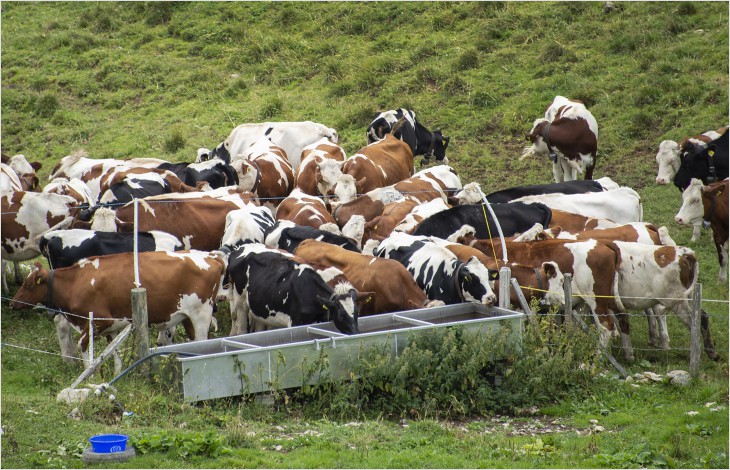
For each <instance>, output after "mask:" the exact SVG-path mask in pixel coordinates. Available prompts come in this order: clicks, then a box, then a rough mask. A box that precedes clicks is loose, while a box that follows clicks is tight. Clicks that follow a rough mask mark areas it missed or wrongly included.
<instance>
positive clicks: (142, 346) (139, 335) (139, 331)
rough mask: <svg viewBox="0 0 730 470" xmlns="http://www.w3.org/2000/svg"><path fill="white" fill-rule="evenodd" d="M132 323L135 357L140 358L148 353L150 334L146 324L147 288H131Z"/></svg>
mask: <svg viewBox="0 0 730 470" xmlns="http://www.w3.org/2000/svg"><path fill="white" fill-rule="evenodd" d="M132 324H133V325H134V344H135V345H136V353H137V354H136V357H137V359H142V358H143V357H145V356H146V355H147V354H149V352H150V349H149V345H150V336H149V329H148V326H147V289H145V288H144V287H136V288H134V289H132Z"/></svg>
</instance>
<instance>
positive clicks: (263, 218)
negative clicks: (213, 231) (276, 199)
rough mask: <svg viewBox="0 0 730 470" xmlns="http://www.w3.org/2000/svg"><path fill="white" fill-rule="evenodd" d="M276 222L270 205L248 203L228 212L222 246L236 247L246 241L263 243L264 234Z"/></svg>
mask: <svg viewBox="0 0 730 470" xmlns="http://www.w3.org/2000/svg"><path fill="white" fill-rule="evenodd" d="M275 223H276V220H274V217H273V216H272V215H271V211H270V210H269V208H268V207H264V206H255V205H253V204H246V206H245V207H244V208H243V209H236V210H232V211H231V212H229V213H228V214H226V228H225V230H224V232H223V239H222V240H221V246H228V247H230V248H236V247H238V246H241V245H243V244H244V243H263V242H264V237H265V235H264V234H265V233H266V231H267V230H268V229H270V228H271V227H273V226H274V224H275Z"/></svg>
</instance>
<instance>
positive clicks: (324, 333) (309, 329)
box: [307, 326, 345, 338]
mask: <svg viewBox="0 0 730 470" xmlns="http://www.w3.org/2000/svg"><path fill="white" fill-rule="evenodd" d="M307 333H312V334H315V335H320V336H326V337H328V338H340V337H342V336H345V335H344V334H342V333H339V332H337V331H329V330H323V329H321V328H317V327H314V326H308V327H307Z"/></svg>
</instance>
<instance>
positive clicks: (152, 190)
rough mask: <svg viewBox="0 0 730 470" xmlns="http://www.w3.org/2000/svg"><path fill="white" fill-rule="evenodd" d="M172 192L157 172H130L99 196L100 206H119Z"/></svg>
mask: <svg viewBox="0 0 730 470" xmlns="http://www.w3.org/2000/svg"><path fill="white" fill-rule="evenodd" d="M171 192H172V186H171V185H170V183H169V182H168V181H167V179H165V177H164V176H163V175H160V174H158V173H141V174H130V175H127V176H126V177H124V179H123V180H122V181H120V182H118V183H115V184H113V185H112V186H110V187H109V189H108V190H106V191H105V192H104V193H103V194H101V195H100V196H99V201H98V204H99V205H100V206H121V205H123V204H126V203H128V202H132V201H134V200H135V199H142V198H145V197H149V196H159V195H161V194H169V193H171Z"/></svg>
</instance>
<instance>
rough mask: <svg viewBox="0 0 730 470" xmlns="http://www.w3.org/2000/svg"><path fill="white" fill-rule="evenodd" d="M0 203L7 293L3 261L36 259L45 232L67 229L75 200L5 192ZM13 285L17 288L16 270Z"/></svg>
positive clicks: (3, 276)
mask: <svg viewBox="0 0 730 470" xmlns="http://www.w3.org/2000/svg"><path fill="white" fill-rule="evenodd" d="M0 200H1V202H2V204H1V205H2V225H1V226H0V232H2V237H1V239H0V244H1V245H2V261H3V263H2V264H3V266H2V284H3V286H2V287H3V290H4V291H5V292H8V286H7V280H6V279H5V268H6V266H5V263H6V262H7V261H16V262H19V261H26V260H29V259H33V258H35V257H36V256H38V255H40V254H41V252H40V247H39V243H40V237H41V235H42V234H43V233H45V232H48V231H49V230H55V229H62V228H66V227H68V226H69V225H71V222H72V221H73V217H74V215H75V213H76V205H77V203H76V200H75V199H74V198H72V197H70V196H61V195H59V194H51V193H36V192H28V191H14V192H6V193H3V194H2V197H0ZM15 277H16V279H15V281H16V283H18V284H20V283H21V282H22V279H20V273H19V272H18V270H17V269H16V272H15Z"/></svg>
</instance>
